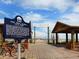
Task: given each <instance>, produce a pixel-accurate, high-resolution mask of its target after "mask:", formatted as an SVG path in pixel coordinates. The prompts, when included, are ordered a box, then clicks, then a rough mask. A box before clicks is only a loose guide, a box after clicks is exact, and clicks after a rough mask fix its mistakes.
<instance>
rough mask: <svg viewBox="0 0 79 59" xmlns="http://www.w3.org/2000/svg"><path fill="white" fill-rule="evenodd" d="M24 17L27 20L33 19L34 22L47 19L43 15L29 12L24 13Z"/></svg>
mask: <svg viewBox="0 0 79 59" xmlns="http://www.w3.org/2000/svg"><path fill="white" fill-rule="evenodd" d="M23 18H24V19H25V21H32V22H35V21H42V20H45V19H44V18H43V16H42V15H40V14H37V13H27V14H25V15H23Z"/></svg>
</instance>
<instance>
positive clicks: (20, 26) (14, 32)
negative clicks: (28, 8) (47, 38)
mask: <svg viewBox="0 0 79 59" xmlns="http://www.w3.org/2000/svg"><path fill="white" fill-rule="evenodd" d="M4 37H5V38H14V39H27V38H31V23H26V22H24V21H23V18H22V17H21V16H16V17H15V18H14V19H9V18H5V21H4Z"/></svg>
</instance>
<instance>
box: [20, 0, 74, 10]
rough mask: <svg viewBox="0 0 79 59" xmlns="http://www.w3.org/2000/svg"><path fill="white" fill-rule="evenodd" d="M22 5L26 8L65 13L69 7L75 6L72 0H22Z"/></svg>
mask: <svg viewBox="0 0 79 59" xmlns="http://www.w3.org/2000/svg"><path fill="white" fill-rule="evenodd" d="M20 5H21V6H22V7H24V8H27V7H28V8H38V9H50V10H51V9H53V8H56V9H58V10H60V11H65V10H66V9H67V8H68V7H70V6H73V5H74V2H73V1H72V0H21V2H20Z"/></svg>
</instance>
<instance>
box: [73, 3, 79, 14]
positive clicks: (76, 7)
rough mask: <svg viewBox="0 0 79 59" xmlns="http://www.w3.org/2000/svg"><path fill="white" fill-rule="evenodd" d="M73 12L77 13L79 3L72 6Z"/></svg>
mask: <svg viewBox="0 0 79 59" xmlns="http://www.w3.org/2000/svg"><path fill="white" fill-rule="evenodd" d="M73 12H75V13H79V3H77V4H75V5H74V7H73Z"/></svg>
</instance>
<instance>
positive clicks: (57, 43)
mask: <svg viewBox="0 0 79 59" xmlns="http://www.w3.org/2000/svg"><path fill="white" fill-rule="evenodd" d="M56 44H58V33H56Z"/></svg>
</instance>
